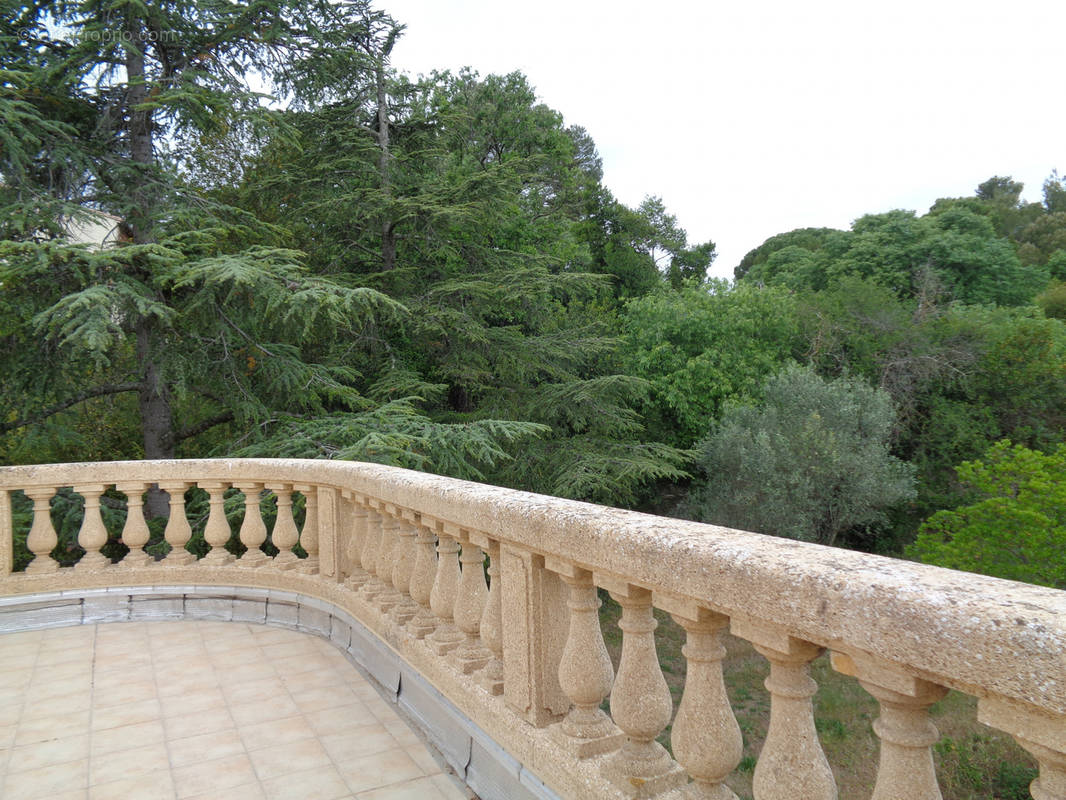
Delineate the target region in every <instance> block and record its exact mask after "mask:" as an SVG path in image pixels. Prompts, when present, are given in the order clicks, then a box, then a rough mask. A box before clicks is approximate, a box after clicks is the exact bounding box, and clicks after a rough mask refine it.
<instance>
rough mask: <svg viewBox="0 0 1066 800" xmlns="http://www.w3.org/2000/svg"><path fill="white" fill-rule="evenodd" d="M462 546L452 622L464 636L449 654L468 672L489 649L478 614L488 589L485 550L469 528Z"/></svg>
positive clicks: (480, 663) (488, 655)
mask: <svg viewBox="0 0 1066 800" xmlns="http://www.w3.org/2000/svg"><path fill="white" fill-rule="evenodd" d="M462 542H463V550H462V554H461V555H460V556H459V563H460V564H462V567H463V570H462V574H461V575H460V577H459V594H458V596H457V597H456V599H455V608H454V610H453V612H452V613H453V614H454V616H455V625H456V627H457V628H459V630H461V631H462V632H463V635H464V636H465V637H466V639H465V640H464V641H463V642H462V644H460V645H459V646H458V647H457V648H456V649H455V652H454V654H453V657H454V658H455V662H456V663H457V664H458V665H459V671H460V672H462V673H463V674H464V675H470V674H471V673H474V672H477V671H478V670H479V669H481V668H482V667H484V666H485V665H486V664H488V663H489V659H491V658H492V651H491V650H489V649H488V648H487V647H485V645H484V644H483V643H482V641H481V638H480V636H479V635H478V634H479V632H480V631H481V616H482V614H484V613H485V600H486V598H487V597H488V594H489V589H488V586H486V585H485V553H484V551H482V549H481V548H480V547H478V546H477V545H476V544H474V543H473V542H472V541H470V534H469V532H466V531H464V532H463V540H462Z"/></svg>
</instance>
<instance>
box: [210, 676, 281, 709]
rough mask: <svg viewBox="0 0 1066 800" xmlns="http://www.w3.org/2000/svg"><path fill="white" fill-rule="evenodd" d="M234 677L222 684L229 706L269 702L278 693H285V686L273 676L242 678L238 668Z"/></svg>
mask: <svg viewBox="0 0 1066 800" xmlns="http://www.w3.org/2000/svg"><path fill="white" fill-rule="evenodd" d="M234 678H235V679H234V680H231V681H227V682H226V683H225V684H224V685H223V686H222V694H223V695H224V696H225V698H226V702H227V703H228V704H229V705H231V706H239V705H241V704H243V703H270V702H272V701H273V700H275V699H276V698H277V697H278V696H279V695H285V694H287V692H286V691H285V687H284V686H282V685H281V683H280V681H277V680H275V679H274V678H260V679H259V680H254V681H253V680H244V679H243V678H244V676H243V675H242V674H241V672H240V670H236V674H235V675H234Z"/></svg>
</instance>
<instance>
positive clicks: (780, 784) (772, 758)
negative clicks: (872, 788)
mask: <svg viewBox="0 0 1066 800" xmlns="http://www.w3.org/2000/svg"><path fill="white" fill-rule="evenodd" d="M731 629H732V631H733V633H734V634H735V635H737V636H740V637H741V638H744V639H747V640H748V641H750V642H751V643H752V644H753V645H755V649H756V650H757V651H759V653H761V654H762V655H763V657H765V658H766V660H767V661H769V662H770V677H769V678H767V679H766V689H767V691H769V692H770V728H769V730H768V731H767V734H766V741H765V742H764V743H763V747H762V752H761V753H760V754H759V760H758V762H757V763H756V765H755V775H754V779H753V782H752V789H753V793H754V795H755V800H795V798H797V797H803V798H805V799H806V800H835V799H836V796H837V788H836V783H835V782H834V780H833V771H832V770H831V769H830V768H829V762H828V761H827V760H826V758H825V753H824V752H823V751H822V745H821V743H820V742H819V741H818V733H817V731H816V730H815V727H814V706H813V704H812V702H811V698H812V697H814V693H815V692H816V691H818V684H816V683H815V682H814V680H813V679H812V678H811V676H810V674H809V673H810V663H811V662H812V661H813V660H814V659H815V658H817V657H818V656H819V655H821V653H822V648H821V647H819V646H818V645H815V644H812V643H810V642H805V641H803V640H801V639H797V638H795V637H794V636H790V635H789V634H788V632H787V631H785V630H783V629H780V628H777V627H772V626H768V625H766V626H764V625H761V624H755V623H751V622H747V621H743V622H742V621H740V620H738V619H734V620H732V623H731Z"/></svg>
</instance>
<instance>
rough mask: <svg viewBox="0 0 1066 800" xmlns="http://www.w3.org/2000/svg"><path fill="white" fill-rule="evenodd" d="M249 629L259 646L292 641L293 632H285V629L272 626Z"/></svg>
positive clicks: (251, 627)
mask: <svg viewBox="0 0 1066 800" xmlns="http://www.w3.org/2000/svg"><path fill="white" fill-rule="evenodd" d="M249 627H250V632H251V634H252V636H253V637H254V638H255V640H256V641H257V642H258V643H259V644H260V646H262V645H264V644H277V643H278V642H291V641H293V634H294V631H289V630H285V628H275V627H274V626H272V625H251V626H249Z"/></svg>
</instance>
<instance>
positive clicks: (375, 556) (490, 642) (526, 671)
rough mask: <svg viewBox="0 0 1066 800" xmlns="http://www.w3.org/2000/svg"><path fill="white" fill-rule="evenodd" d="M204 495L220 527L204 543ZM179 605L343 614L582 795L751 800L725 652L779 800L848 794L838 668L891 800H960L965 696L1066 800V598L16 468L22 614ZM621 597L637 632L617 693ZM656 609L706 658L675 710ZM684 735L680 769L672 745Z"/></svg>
mask: <svg viewBox="0 0 1066 800" xmlns="http://www.w3.org/2000/svg"><path fill="white" fill-rule="evenodd" d="M154 488H158V489H159V490H162V491H164V492H166V493H167V495H168V496H169V509H170V516H169V518H168V519H167V520H166V522H165V523H163V522H162V521H156V522H153V521H149V520H146V519H145V516H144V513H143V510H142V507H143V498H144V495H145V493H146V492H148V491H149V490H152V489H154ZM193 488H196V489H199V490H203V492H205V493H206V494H207V503H206V509H205V510H204V511H203V512H202V513H199V514H198V517H197V518H196V519H192V520H190V518H189V515H188V513H189V508H188V504H187V503H186V496H185V495H186V492H187V491H188V490H190V489H193ZM71 491H72V492H73V493H75V494H76V495H79V496H80V497H81V498H82V499H83V501H84V511H83V512H82V514H81V519H80V524H79V529H78V531H77V532H76V537H75V541H76V545H77V547H78V548H81V549H83V550H84V555H82V556H81V557H80V559H78V560H77V562H76V563H74V565H73V566H72V567H67V566H61V564H64V563H67V562H68V561H69V560H70V558H69V552H68V551H69V550H70V548H73V547H74V544H75V541H67V542H66V545H67V546H68V547H67V550H66V551H64V552H68V555H66V556H64V555H63V553H61V552H59V550H57V548H60V549H62V548H61V547H60V546H61V545H62V544H63V543H62V542H61V541H60V536H59V532H57V528H56V523H55V521H54V520H53V514H52V506H51V504H52V502H53V499H54V498H55V497H56V496H57V492H65V493H69V492H71ZM118 494H121V495H124V496H125V509H126V512H125V519H124V521H123V522H122V525H121V528H120V529H118V530H115V528H116V527H117V526H116V525H115V524H114V519H115V517H114V513H113V512H109V514H110V515H111V523H112V530H110V531H109V529H108V527H107V525H105V515H104V514H102V511H101V506H102V503H103V502H104V500H105V499H107V498H111V500H112V506H113V505H115V503H114V498H115V496H117V495H118ZM235 494H239V495H240V496H239V497H235ZM296 495H298V496H299V498H302V499H300V501H299V504H298V506H299V507H298V512H297V513H294V496H296ZM23 497H24V499H22V498H23ZM16 498H18V499H17V500H16ZM227 498H228V503H227ZM13 501H14V502H13ZM119 505H121V503H119ZM199 505H200V506H203V502H202V501H199ZM264 510H265V511H266V513H265V514H264ZM238 517H239V518H240V522H239V524H236V520H237V518H238ZM301 520H302V524H298V522H299V521H301ZM268 523H269V524H268ZM61 527H62V526H61ZM153 531H154V533H153ZM64 534H65V535H64V538H65V539H68V540H69V539H71V534H72V532H69V531H64ZM118 540H120V541H121V544H122V545H124V546H125V547H126V548H128V549H129V552H128V553H127V554H126V555H124V556H120V555H119V553H120V552H121V548H118V547H116V546H115V545H116V544H117V541H118ZM198 542H199V543H200V544H199V545H197V543H198ZM197 546H198V547H199V551H200V552H201V553H202V555H201V556H200V557H197V555H196V554H195V553H194V550H196V549H197ZM57 556H58V557H57ZM27 559H28V561H27ZM16 565H18V566H19V568H17V569H16ZM168 584H170V585H208V586H209V585H211V584H219V585H229V586H248V587H264V588H268V589H279V590H294V591H299V592H302V593H304V594H306V595H309V596H314V597H319V598H321V599H323V600H327V601H329V602H331V603H333V604H334V605H335V606H337V607H339V608H342V609H344V610H345V611H346V612H347V613H348V614H350V615H351V616H352V617H353V618H354V619H356V620H357V621H358V622H359V623H361V624H362V625H364V626H365V627H366V628H367V629H369V630H370V631H371V632H373V633H374V634H376V635H377V636H378V637H379V638H380V639H381V641H382V642H386V643H387V644H388V646H389V647H391V648H392V649H393V650H395V652H396V653H397V654H398V656H399V657H400V658H401V659H403V660H405V661H406V662H407V663H408V664H410V665H411V666H412V667H413V668H415V669H417V670H418V671H419V672H420V673H421V674H422V675H423V676H424V677H425V678H426V679H427V680H428V681H429V682H430V683H431V684H433V685H434V686H435V687H436V688H437V689H439V690H440V691H441V692H442V693H443V694H444V695H445V696H446V697H447V698H448V700H450V701H451V702H452V703H453V704H454V705H455V706H456V707H458V708H459V709H460V710H461V711H462V712H463V713H464V714H465V715H466V716H467V717H468V718H469V719H470V720H472V721H473V722H474V723H475V724H476V725H478V726H479V727H480V728H481V729H483V730H484V731H485V732H486V733H487V734H488V735H490V736H492V737H493V738H494V739H495V740H496V741H497V742H498V743H499V744H500V746H501V747H503V748H504V749H505V750H506V751H508V752H509V753H510V754H511V755H512V756H513V757H514V758H515V759H517V760H518V761H519V762H520V763H522V764H524V765H525V766H526V767H527V768H528V769H529V770H530V771H532V772H534V773H535V774H537V775H538V776H540V778H541V779H542V780H543V781H544V782H545V784H546V785H548V786H549V787H550V788H551V789H553V790H554V791H555V792H557V793H558V794H559V795H560V796H562V797H596V798H601V797H637V798H651V797H669V798H681V797H691V798H710V799H712V800H727V799H728V798H735V797H736V796H735V795H734V794H733V792H732V791H731V790H730V789H729V788H728V786H727V781H728V779H729V776H730V774H731V773H732V772H733V771H734V770H735V769H736V768H737V765H738V763H739V762H740V760H741V752H742V750H741V732H740V728H739V726H738V723H737V719H736V717H735V715H734V713H733V709H732V707H731V705H730V701H729V697H728V695H727V693H726V687H725V683H724V681H723V671H722V661H723V658H724V657H725V655H726V652H725V649H724V647H723V644H722V636H723V634H724V633H725V632H726V631H727V630H728V631H729V632H730V633H732V634H733V635H734V636H736V637H739V638H741V639H744V640H747V641H748V642H750V643H751V644H752V645H753V646H754V648H755V649H756V651H757V652H758V653H760V654H761V655H762V656H763V657H764V658H765V659H766V661H767V662H768V664H769V671H770V673H769V678H768V679H767V681H766V687H767V690H768V692H769V694H770V698H771V707H770V722H769V730H768V733H767V736H766V740H765V742H764V745H763V747H762V751H761V753H760V755H759V757H758V760H757V763H756V765H755V769H754V776H753V792H754V796H755V798H756V800H786V799H787V800H796V799H797V798H803V799H804V800H830V798H835V797H836V796H837V788H836V784H835V781H834V775H833V772H832V770H831V769H830V766H829V764H828V763H827V761H826V757H825V755H824V753H823V751H822V748H821V745H820V743H819V739H818V733H817V727H816V725H815V716H814V710H813V709H814V706H813V704H812V697H814V696H815V694H816V692H817V690H818V687H817V685H816V684H815V681H814V680H813V679H812V678H811V675H810V670H809V667H810V664H811V662H812V661H813V660H814V659H815V658H816V657H817V656H819V655H820V654H821V653H823V652H825V651H829V652H830V654H831V663H832V666H833V667H834V668H835V669H836V670H837V671H838V672H840V673H842V674H844V675H847V676H853V677H854V678H855V679H856V680H857V681H858V682H859V683H860V684H861V686H862V687H863V688H864V689H865V690H866V691H868V692H869V693H870V694H871V695H872V696H873V697H874V698H875V699H876V700H877V702H878V704H879V707H880V716H879V717H878V719H877V720H876V721H875V722H874V730H875V732H876V734H877V736H878V737H879V739H880V763H879V767H878V772H877V780H876V786H875V788H874V789H873V793H872V797H873V798H874V800H934V799H935V798H940V797H941V793H940V790H939V788H938V785H937V777H936V774H935V770H934V766H933V758H932V751H931V748H932V746H933V745H934V744H935V742H936V741H937V738H938V734H937V731H936V728H935V727H934V725H933V724H932V722H931V721H930V719H929V713H928V712H929V707H930V706H931V705H932V704H933V703H934V702H936V701H937V700H938V699H940V698H941V697H943V696H944V694H945V693H946V692H947V691H948V690H949V689H956V690H958V691H961V692H964V693H968V694H970V695H974V696H976V697H977V698H978V715H979V719H980V720H981V721H982V722H984V723H986V724H988V725H989V726H992V727H994V728H997V729H999V730H1002V731H1005V732H1007V733H1008V734H1010V735H1011V736H1013V737H1014V738H1015V739H1016V740H1017V741H1018V742H1019V744H1020V745H1021V746H1022V747H1024V748H1025V749H1026V750H1028V751H1029V752H1030V753H1032V754H1033V756H1034V757H1035V758H1036V760H1037V762H1038V764H1039V768H1040V771H1039V777H1038V778H1037V779H1036V780H1035V781H1034V782H1033V785H1032V787H1031V792H1032V796H1033V797H1034V798H1035V799H1036V800H1066V594H1064V593H1062V592H1058V591H1055V590H1051V589H1043V588H1039V587H1033V586H1027V585H1023V584H1018V583H1012V582H1007V581H1000V580H996V579H993V578H985V577H981V576H976V575H969V574H963V573H958V572H953V571H950V570H943V569H937V568H933V567H928V566H923V565H918V564H912V563H908V562H903V561H897V560H892V559H887V558H881V557H876V556H870V555H864V554H859V553H853V552H847V551H841V550H835V549H830V548H825V547H820V546H817V545H809V544H801V543H797V542H791V541H787V540H781V539H774V538H771V537H765V536H759V535H756V534H751V533H746V532H742V531H733V530H727V529H723V528H719V527H715V526H710V525H701V524H697V523H690V522H684V521H680V520H672V519H665V518H659V517H652V516H648V515H643V514H637V513H631V512H625V511H620V510H616V509H608V508H603V507H599V506H594V505H589V504H585V503H576V502H571V501H566V500H559V499H556V498H551V497H544V496H539V495H533V494H528V493H523V492H516V491H511V490H507V489H501V488H498V487H492V486H484V485H479V484H473V483H468V482H463V481H457V480H451V479H447V478H441V477H438V476H433V475H426V474H422V473H416V472H410V471H407V470H401V469H394V468H389V467H383V466H379V465H371V464H359V463H341V462H324V461H291V460H269V459H265V460H205V461H172V462H163V461H159V462H120V463H101V464H69V465H45V466H34V467H7V468H3V469H0V595H5V596H14V595H20V594H34V593H40V592H51V591H57V590H67V589H93V588H100V587H109V586H142V585H143V586H163V585H168ZM600 590H606V591H607V592H609V593H610V595H611V597H613V598H614V599H615V600H616V601H617V602H618V603H619V604H620V606H621V608H622V616H621V621H620V623H619V627H620V629H621V640H622V645H621V657H620V661H619V663H618V665H617V672H616V671H615V669H614V667H613V666H612V663H611V659H610V658H609V657H608V653H607V649H606V647H605V645H604V635H603V630H602V626H601V618H600V614H599V608H600V604H601V603H600V599H599V591H600ZM655 608H658V609H661V610H662V611H665V612H667V613H669V614H670V615H671V616H672V618H673V619H674V620H675V621H676V622H677V623H678V625H680V626H681V628H682V629H684V632H685V636H686V641H685V645H684V649H683V654H684V657H685V659H686V661H687V670H686V679H685V685H684V690H683V694H682V697H681V700H680V703H679V706H678V707H677V709H676V712H675V709H674V707H673V702H672V699H671V695H670V692H669V690H668V688H667V684H666V682H665V680H664V678H663V673H662V670H661V668H660V664H659V661H658V658H657V655H656V627H657V622H656V619H655V616H654V615H653V609H655ZM605 704H607V705H608V707H609V711H608V710H607V708H605ZM671 722H672V727H671V730H670V738H669V742H670V745H671V747H670V750H667V749H666V748H664V747H663V746H662V745H661V744H659V743H658V742H657V739H658V738H659V737H660V734H661V733H662V731H663V730H664V729H666V728H667V726H668V725H670V724H671Z"/></svg>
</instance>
